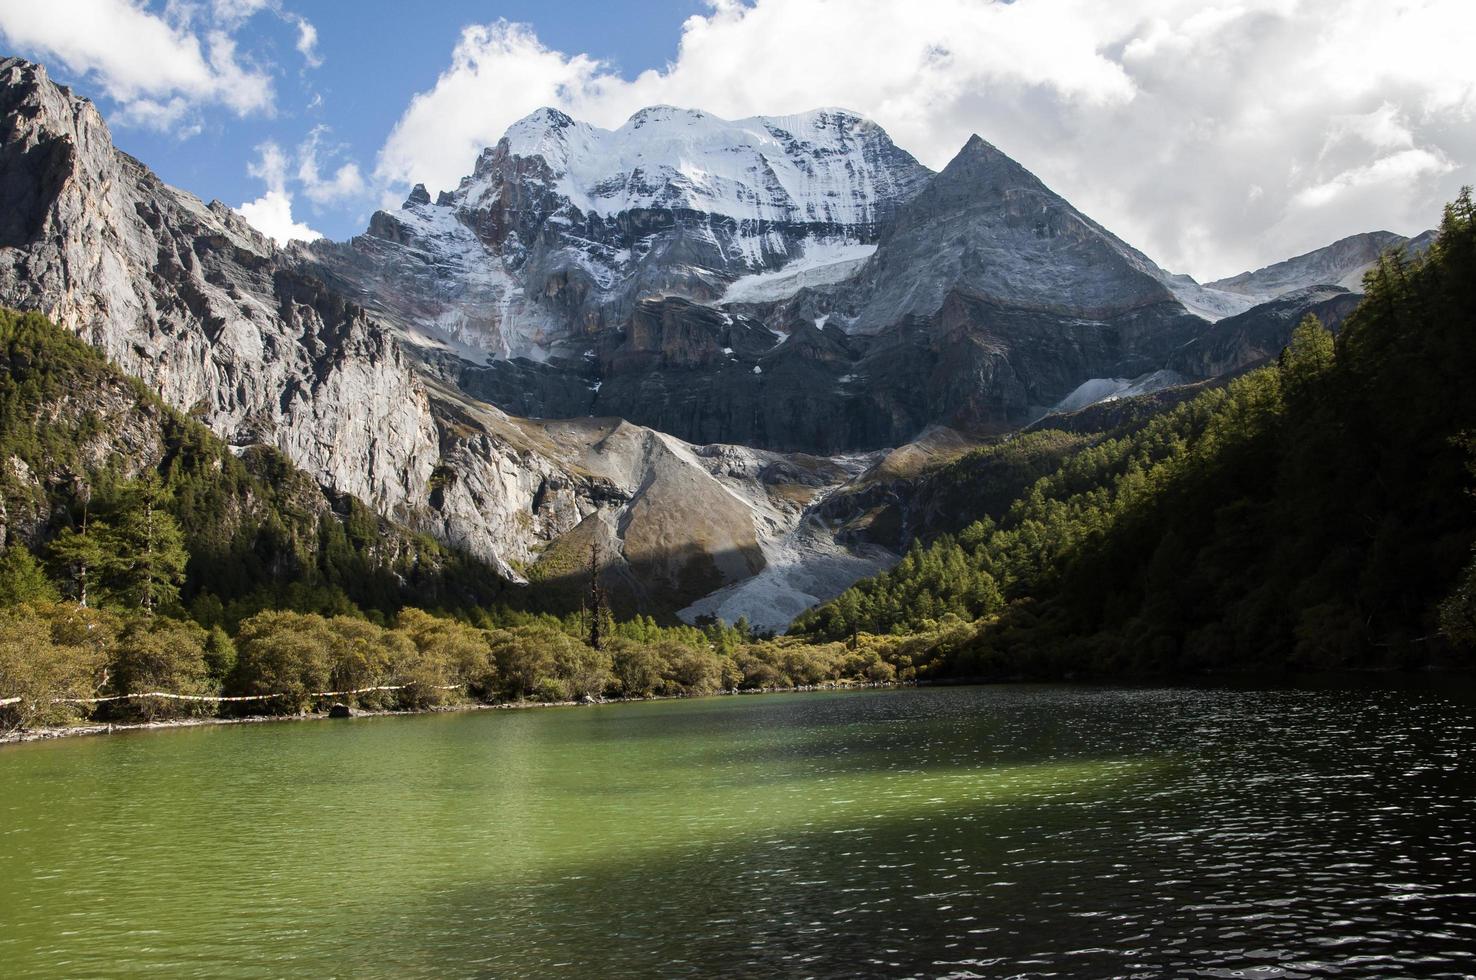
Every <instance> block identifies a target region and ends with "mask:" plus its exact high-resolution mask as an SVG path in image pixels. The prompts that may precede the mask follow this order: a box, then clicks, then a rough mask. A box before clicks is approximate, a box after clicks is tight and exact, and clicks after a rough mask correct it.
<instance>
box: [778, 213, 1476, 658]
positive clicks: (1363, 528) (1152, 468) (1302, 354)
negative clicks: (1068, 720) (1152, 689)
mask: <svg viewBox="0 0 1476 980" xmlns="http://www.w3.org/2000/svg"><path fill="white" fill-rule="evenodd" d="M1473 377H1476V226H1473V213H1472V202H1471V198H1470V195H1469V192H1468V193H1465V194H1463V195H1462V196H1461V198H1460V199H1459V200H1457V201H1456V202H1455V203H1453V204H1452V205H1450V206H1449V207H1448V208H1447V210H1446V213H1445V216H1444V220H1443V222H1442V226H1441V232H1440V237H1439V240H1438V242H1437V243H1436V244H1435V245H1434V246H1433V247H1432V248H1431V250H1430V252H1429V253H1428V255H1427V256H1426V257H1424V258H1423V259H1420V260H1416V261H1413V262H1410V261H1407V260H1405V259H1404V258H1402V257H1401V255H1400V254H1398V253H1390V254H1389V255H1387V256H1386V257H1385V258H1384V259H1383V261H1382V262H1381V263H1380V264H1379V266H1378V267H1377V268H1376V269H1375V270H1373V271H1372V272H1370V273H1369V277H1368V281H1367V297H1366V298H1365V299H1364V301H1363V303H1362V304H1361V305H1360V306H1359V308H1358V309H1357V311H1356V312H1354V313H1353V314H1352V315H1351V316H1350V317H1349V318H1348V319H1347V321H1346V322H1345V323H1344V324H1343V327H1342V330H1341V332H1340V333H1339V335H1338V336H1337V337H1336V338H1334V337H1333V336H1332V335H1331V334H1329V333H1328V332H1327V331H1326V330H1325V329H1323V327H1322V326H1321V325H1320V324H1319V323H1318V322H1317V321H1316V320H1315V319H1311V318H1309V319H1308V320H1307V321H1304V323H1303V324H1302V325H1301V326H1300V327H1299V328H1298V330H1297V332H1296V335H1295V337H1294V339H1293V342H1292V344H1291V346H1290V347H1289V348H1288V350H1287V351H1286V352H1284V353H1283V354H1282V356H1281V357H1280V359H1279V361H1278V362H1277V363H1276V364H1275V365H1274V366H1271V367H1268V368H1265V369H1262V370H1258V371H1255V372H1252V373H1250V374H1248V375H1246V376H1244V377H1241V378H1238V379H1236V380H1235V381H1233V382H1231V383H1230V384H1229V385H1228V386H1226V387H1224V388H1221V389H1214V390H1209V391H1206V392H1204V393H1202V394H1201V395H1199V396H1198V397H1197V398H1195V399H1194V400H1193V401H1190V402H1188V403H1186V404H1183V405H1180V406H1178V407H1176V408H1174V409H1172V410H1170V411H1169V412H1167V413H1166V414H1163V415H1160V416H1157V417H1155V418H1153V419H1152V420H1151V421H1149V422H1148V423H1147V424H1146V425H1143V426H1142V427H1141V428H1137V429H1135V430H1132V431H1128V432H1126V433H1123V434H1118V435H1116V436H1111V435H1098V436H1096V437H1095V438H1094V439H1092V440H1091V441H1090V443H1089V445H1087V446H1085V447H1083V448H1081V449H1079V450H1077V451H1076V452H1074V453H1073V454H1072V455H1070V456H1069V457H1068V458H1067V459H1066V460H1065V461H1064V462H1062V463H1061V465H1060V466H1059V468H1057V469H1056V470H1055V472H1053V473H1051V474H1050V475H1048V476H1046V477H1044V478H1042V479H1041V480H1039V481H1038V482H1036V483H1035V484H1034V485H1033V486H1032V487H1031V488H1030V489H1029V491H1028V492H1027V493H1025V494H1024V495H1023V496H1021V497H1020V498H1019V499H1018V500H1016V501H1015V502H1014V503H1013V505H1011V506H1010V507H1009V508H1008V510H1006V511H1005V512H1004V513H1003V514H1000V515H999V516H998V518H997V519H995V518H991V517H987V516H986V517H985V518H984V519H982V520H978V521H976V522H975V523H973V524H970V525H969V526H968V527H966V528H965V529H964V530H963V531H961V532H960V533H959V534H958V535H957V536H952V535H944V536H942V537H939V538H937V539H935V540H933V541H932V542H931V543H929V544H927V545H926V546H924V545H919V546H917V547H915V548H914V549H913V551H912V552H911V553H910V554H909V555H908V556H907V557H906V558H905V559H904V561H903V562H902V563H901V564H900V565H898V566H897V568H896V569H894V570H893V571H892V572H890V573H888V574H886V575H883V576H880V577H878V578H875V579H872V580H869V581H866V582H862V583H859V584H858V585H857V586H855V587H854V588H852V589H850V590H849V591H847V592H846V593H845V594H843V595H842V596H840V597H839V598H838V599H837V600H835V601H834V602H831V603H828V604H826V605H824V606H821V607H818V608H816V609H813V610H811V611H809V612H808V613H806V614H805V615H803V616H801V617H800V618H799V619H798V620H797V621H796V624H795V631H796V632H798V633H801V634H803V635H807V636H811V637H815V638H830V639H840V638H846V637H853V638H854V637H857V636H859V634H862V633H892V634H907V633H917V632H921V633H936V634H939V635H943V634H946V636H947V639H946V642H943V641H940V642H939V643H937V644H934V645H933V646H931V647H930V651H931V652H930V654H929V655H928V659H929V660H930V663H929V666H928V668H927V672H929V673H932V674H934V675H936V676H946V675H955V676H977V675H991V674H996V673H1001V674H1018V673H1037V674H1058V673H1062V672H1070V671H1077V670H1092V671H1098V672H1122V671H1134V672H1138V671H1162V670H1184V669H1206V668H1221V669H1243V668H1264V667H1294V668H1324V667H1353V666H1393V665H1414V664H1425V663H1431V662H1448V661H1449V660H1450V659H1451V658H1453V657H1459V656H1460V655H1461V654H1460V650H1459V648H1460V647H1462V646H1463V645H1465V644H1467V643H1469V642H1470V640H1471V639H1472V638H1473V636H1476V566H1471V567H1467V566H1468V562H1469V561H1470V558H1471V546H1472V542H1473V540H1476V501H1473V500H1472V499H1471V495H1470V490H1471V487H1472V486H1473V478H1472V472H1471V469H1470V465H1471V449H1472V445H1473V442H1472V439H1473V436H1472V430H1473V429H1476V385H1473V384H1472V378H1473ZM981 503H982V501H981ZM976 513H979V514H986V513H988V511H987V510H986V509H985V508H984V507H983V506H981V509H980V510H979V511H976ZM1463 568H1464V569H1466V570H1465V571H1464V572H1463V571H1462V569H1463ZM961 621H962V622H969V621H973V622H974V624H975V625H974V626H972V627H970V628H969V629H967V630H962V629H960V628H959V627H960V626H961ZM950 624H951V625H950Z"/></svg>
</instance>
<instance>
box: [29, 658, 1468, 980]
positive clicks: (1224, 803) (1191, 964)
mask: <svg viewBox="0 0 1476 980" xmlns="http://www.w3.org/2000/svg"><path fill="white" fill-rule="evenodd" d="M1473 738H1476V708H1473V705H1472V703H1471V701H1470V700H1468V699H1465V698H1462V697H1455V696H1452V695H1450V694H1449V693H1448V692H1440V691H1432V690H1423V691H1417V690H1392V691H1390V690H1384V691H1379V690H1340V689H1326V690H1318V691H1305V690H1304V691H1208V690H1184V689H1176V690H1118V689H1110V690H1109V689H1093V688H1080V687H1076V688H1073V687H1004V688H959V689H950V690H914V691H895V692H879V693H859V694H835V695H828V694H804V695H770V696H764V697H744V698H714V699H707V700H699V701H687V702H658V703H647V704H630V705H610V706H603V707H593V708H554V709H539V710H530V711H512V712H476V713H466V714H454V715H436V716H421V717H408V718H369V719H355V720H352V721H344V722H331V723H330V722H315V723H292V722H288V723H281V724H263V725H242V726H229V727H215V728H201V729H192V730H185V731H164V732H145V733H136V734H127V735H115V736H111V737H104V738H89V739H71V740H65V741H60V742H52V743H42V744H32V745H22V746H11V747H4V748H0V974H3V975H4V976H6V977H30V976H119V975H130V976H142V975H153V976H161V975H171V976H173V975H190V974H193V975H201V976H228V977H258V976H260V977H267V976H285V975H306V974H314V975H319V976H333V975H338V976H350V975H355V976H364V975H379V976H438V977H439V976H519V975H522V976H533V975H536V976H557V975H563V976H581V977H594V976H612V975H630V976H656V975H665V976H672V975H691V976H743V975H776V974H783V975H819V976H854V975H887V976H902V975H921V976H943V975H953V976H990V977H992V976H1063V975H1069V976H1111V975H1125V976H1130V975H1138V976H1154V977H1156V976H1165V975H1197V976H1253V977H1279V976H1286V977H1295V976H1323V975H1335V974H1342V975H1350V974H1351V975H1362V976H1373V977H1390V976H1422V977H1424V976H1465V975H1469V974H1470V972H1471V971H1472V970H1473V969H1476V771H1473V763H1472V758H1471V746H1472V744H1473Z"/></svg>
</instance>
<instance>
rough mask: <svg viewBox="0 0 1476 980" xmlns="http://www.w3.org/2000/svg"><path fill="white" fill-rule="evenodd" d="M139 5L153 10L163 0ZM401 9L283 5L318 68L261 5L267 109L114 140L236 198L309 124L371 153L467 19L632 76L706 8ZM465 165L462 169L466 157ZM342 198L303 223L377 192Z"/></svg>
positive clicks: (344, 213)
mask: <svg viewBox="0 0 1476 980" xmlns="http://www.w3.org/2000/svg"><path fill="white" fill-rule="evenodd" d="M36 2H42V0H36ZM51 2H56V0H51ZM65 4H66V0H61V5H62V6H65ZM146 6H147V8H148V9H149V10H151V11H154V12H157V13H159V14H161V15H162V14H163V13H164V11H165V6H166V5H165V4H164V3H161V2H155V3H149V4H147V5H146ZM407 7H409V5H406V4H404V3H397V2H391V0H354V2H352V3H347V2H342V0H339V2H327V0H305V2H298V3H293V4H292V5H291V7H290V10H291V12H292V13H293V14H295V15H299V16H301V17H303V18H305V19H306V20H307V21H308V22H309V23H311V24H312V25H313V28H314V30H315V31H316V34H317V44H316V52H317V59H318V60H319V61H320V64H318V65H317V66H316V67H311V66H310V65H309V64H308V63H307V61H306V60H305V59H304V58H303V56H302V55H301V54H300V53H299V52H298V51H297V50H296V41H297V39H298V36H299V29H298V27H297V24H296V23H295V22H293V21H291V20H289V19H285V18H284V17H282V16H279V15H276V14H274V13H272V12H271V9H270V7H264V8H263V9H262V10H261V11H260V12H258V13H255V14H254V15H253V16H251V17H250V19H249V21H248V22H247V23H246V25H245V26H244V28H243V29H242V30H241V31H240V32H239V33H238V35H237V36H238V37H239V38H240V44H241V47H242V49H243V55H245V56H249V57H252V58H254V59H257V60H258V63H259V64H262V65H269V66H270V68H269V69H268V70H269V71H270V72H271V74H272V76H273V79H274V82H275V90H276V99H275V106H274V110H273V112H272V114H271V115H269V116H268V115H265V114H249V115H245V116H238V115H236V114H235V113H232V112H230V111H221V110H218V109H206V110H204V111H203V112H202V113H201V117H200V119H199V120H198V124H199V125H201V126H202V127H203V129H202V130H201V131H200V132H198V133H187V134H186V135H181V132H180V131H178V130H174V131H162V132H161V131H158V130H154V129H151V128H148V127H144V126H138V125H119V124H118V123H117V122H114V124H113V127H112V128H113V139H114V142H115V143H117V145H118V146H119V147H120V148H122V149H124V150H126V151H128V152H129V153H131V154H133V155H134V156H136V157H138V158H139V159H141V160H143V161H145V162H146V163H148V165H149V166H150V167H152V168H153V169H154V170H155V171H156V172H157V173H158V174H159V175H160V176H161V177H163V178H164V180H166V181H167V182H169V183H171V184H174V185H175V186H177V187H183V188H185V189H186V190H189V191H191V192H193V193H195V194H197V195H199V196H201V197H203V198H205V199H206V200H209V199H211V198H219V199H220V200H223V201H225V202H227V203H228V204H231V205H233V206H234V205H237V204H239V203H241V202H243V201H249V200H252V199H254V198H255V197H257V196H258V195H259V194H260V193H261V191H262V181H261V180H260V179H259V178H257V177H254V176H252V175H251V174H250V172H249V171H248V170H247V167H246V165H245V162H246V161H248V160H250V159H251V158H252V157H253V156H255V155H256V147H257V146H258V145H259V144H261V143H262V142H264V141H267V140H275V141H277V142H278V143H280V144H281V145H283V146H284V147H289V146H296V145H299V144H300V143H301V142H302V141H304V140H306V139H307V138H308V137H309V134H310V133H311V132H312V130H313V129H314V128H315V127H317V126H328V127H330V131H329V132H328V133H326V134H325V136H324V137H323V142H324V143H325V144H326V145H327V147H328V148H329V149H330V150H331V152H333V153H334V154H336V156H335V159H338V160H344V161H347V160H357V161H360V162H361V166H363V165H364V164H365V163H367V162H372V161H373V159H374V157H375V154H376V153H377V151H378V150H379V148H380V146H381V144H383V142H384V140H385V138H386V137H387V136H388V135H389V132H390V130H391V129H392V128H393V127H394V125H395V122H396V120H397V119H398V118H399V116H400V114H401V113H402V112H403V111H404V109H405V105H406V103H407V102H408V101H409V99H410V97H411V96H412V95H413V94H414V93H416V92H418V91H422V90H425V89H429V88H430V87H431V86H433V85H434V84H435V81H436V77H437V76H438V75H439V74H440V72H441V71H442V70H443V69H445V67H446V65H447V61H448V58H449V56H450V53H451V50H452V48H453V47H454V46H455V44H456V41H457V38H458V37H459V35H460V33H461V31H462V29H463V28H464V27H466V26H467V25H469V24H477V23H486V22H490V21H496V20H497V19H499V18H502V19H506V20H509V21H516V22H520V23H526V24H528V25H530V26H531V27H533V29H534V30H535V31H536V33H537V35H538V37H539V38H540V39H542V40H543V41H544V42H545V43H546V44H548V45H549V46H550V47H554V48H557V49H560V50H568V51H582V52H588V53H589V54H591V55H593V56H594V57H596V58H599V59H601V60H604V61H607V62H608V63H610V64H611V65H612V66H613V67H614V68H615V69H616V70H619V71H621V72H622V73H629V74H631V75H634V74H637V73H639V72H640V71H641V70H643V69H646V68H659V67H661V66H663V65H665V63H666V62H667V61H668V60H670V59H671V58H674V57H675V56H676V50H677V42H678V40H679V39H680V35H681V24H682V21H684V20H685V19H686V18H687V17H688V16H690V15H691V14H694V13H698V12H700V11H701V10H703V9H704V8H705V5H704V4H703V3H701V2H700V0H621V2H619V3H609V2H603V3H602V2H595V0H572V2H544V3H539V2H536V0H519V2H495V3H489V2H485V0H483V2H474V0H436V2H434V3H428V4H416V5H414V6H413V8H410V9H407ZM284 9H285V8H284ZM0 28H3V24H0ZM5 40H6V42H7V44H6V48H5V50H6V53H20V54H24V55H28V56H32V57H42V58H44V59H45V61H46V64H47V67H48V69H49V70H50V72H51V75H52V77H53V78H55V79H56V80H58V81H60V82H63V83H65V84H69V85H72V86H73V87H74V88H75V89H76V90H77V91H78V92H79V93H81V94H83V95H87V96H89V97H91V98H93V99H94V101H96V102H98V103H99V104H100V105H101V106H102V107H103V108H104V110H105V111H106V112H108V114H109V115H110V116H111V115H113V114H114V113H115V111H116V110H117V108H118V101H117V100H115V99H111V98H109V96H108V92H107V90H106V87H105V86H100V85H98V84H96V77H95V75H93V74H92V73H89V72H87V71H77V70H75V69H73V68H72V67H71V66H69V65H67V64H66V63H65V62H62V61H57V60H55V59H51V58H45V55H46V54H47V53H48V52H46V51H44V50H37V49H36V47H35V46H31V49H30V50H25V49H24V48H21V49H20V50H17V48H18V46H17V45H15V44H14V43H12V42H11V39H10V38H9V37H8V36H7V37H6V38H5ZM466 163H467V166H468V168H469V167H470V164H471V160H470V159H468V160H467V161H466ZM343 203H345V202H334V203H331V204H327V205H316V206H315V205H314V204H313V203H312V202H311V201H308V202H305V204H304V206H303V207H302V215H301V216H300V217H301V220H305V221H306V222H307V223H308V224H309V225H311V226H312V227H314V228H315V229H317V230H319V231H321V232H323V233H324V234H325V235H328V236H329V237H333V238H345V237H348V236H349V235H352V234H355V233H357V232H359V231H362V230H363V228H364V225H365V223H366V221H367V219H368V214H369V211H370V210H372V208H373V207H374V206H375V205H377V203H378V201H377V200H376V199H375V198H373V197H369V196H366V197H364V198H363V199H361V200H357V201H352V202H346V203H347V204H348V205H349V206H347V207H345V206H343Z"/></svg>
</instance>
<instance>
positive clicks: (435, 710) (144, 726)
mask: <svg viewBox="0 0 1476 980" xmlns="http://www.w3.org/2000/svg"><path fill="white" fill-rule="evenodd" d="M905 686H911V685H903V684H822V685H812V686H805V687H774V688H761V689H753V690H732V691H718V692H716V693H713V694H702V695H696V697H739V696H747V695H754V694H804V693H810V692H814V691H864V690H876V689H881V688H892V687H905ZM687 697H691V696H690V695H676V694H658V695H654V696H652V697H649V698H601V699H599V700H597V701H501V702H497V703H495V704H483V703H481V702H468V703H464V704H439V705H436V706H434V707H431V708H421V709H419V710H414V711H383V710H374V709H368V708H354V709H353V715H352V716H351V718H387V717H388V718H405V717H410V716H413V715H430V714H442V713H445V712H462V711H515V710H522V709H524V708H576V707H589V706H593V705H601V704H629V703H634V702H640V701H680V700H684V699H685V698H687ZM343 720H345V719H342V718H334V717H332V716H330V715H329V714H328V712H326V711H306V712H302V713H301V714H295V715H244V716H242V717H240V718H219V717H206V718H170V719H164V720H160V721H128V722H111V723H109V722H84V723H81V724H77V725H58V726H51V727H45V728H27V729H21V730H19V731H14V732H5V733H3V734H0V745H18V744H21V743H23V742H46V741H51V740H53V739H58V738H75V737H79V736H84V735H117V734H122V733H124V732H143V731H156V730H160V729H167V728H199V727H202V726H206V725H256V724H262V723H265V722H273V721H343ZM350 720H351V719H350Z"/></svg>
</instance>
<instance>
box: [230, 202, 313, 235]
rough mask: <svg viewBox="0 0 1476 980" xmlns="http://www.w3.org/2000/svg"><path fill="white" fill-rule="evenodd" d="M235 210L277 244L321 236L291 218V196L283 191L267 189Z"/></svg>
mask: <svg viewBox="0 0 1476 980" xmlns="http://www.w3.org/2000/svg"><path fill="white" fill-rule="evenodd" d="M236 210H237V211H239V212H241V216H242V217H243V218H245V219H246V220H247V221H249V222H251V227H253V228H255V229H256V230H257V231H259V232H261V233H262V234H263V235H266V236H267V237H268V238H270V239H272V240H274V241H275V242H276V243H277V244H278V245H286V244H287V243H288V242H290V241H303V242H310V241H313V240H314V239H318V238H322V237H323V236H322V234H321V233H319V232H317V231H314V230H313V229H312V228H309V227H308V226H307V225H305V224H303V223H302V222H300V221H295V220H293V218H292V197H291V196H290V195H289V194H287V193H286V192H284V191H267V192H266V193H265V194H263V195H262V196H261V197H258V198H257V199H256V200H254V201H247V202H246V203H245V204H243V205H241V206H240V207H238V208H237V209H236Z"/></svg>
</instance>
